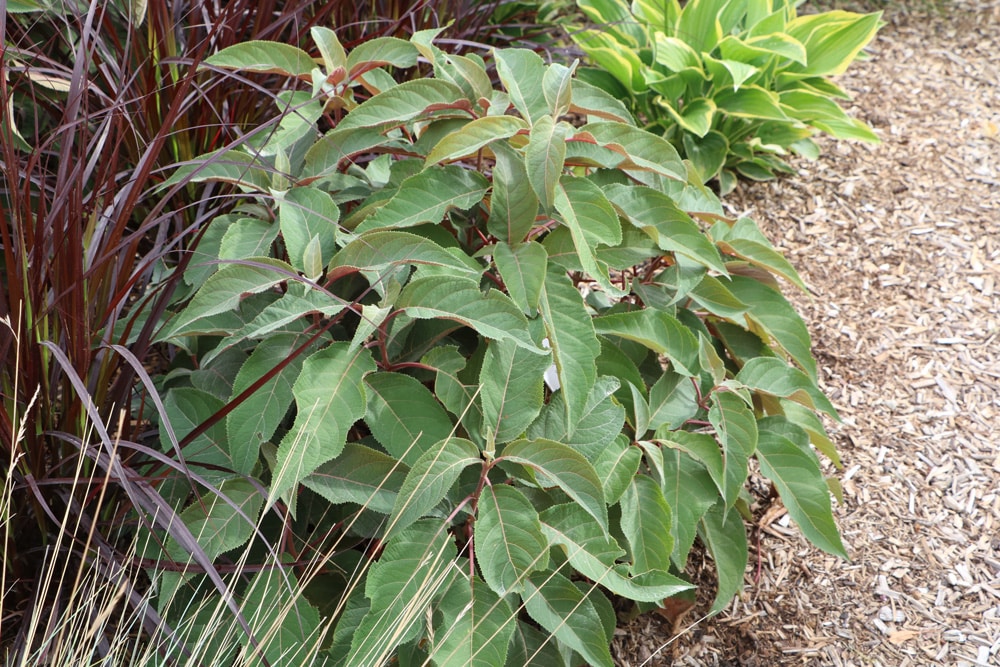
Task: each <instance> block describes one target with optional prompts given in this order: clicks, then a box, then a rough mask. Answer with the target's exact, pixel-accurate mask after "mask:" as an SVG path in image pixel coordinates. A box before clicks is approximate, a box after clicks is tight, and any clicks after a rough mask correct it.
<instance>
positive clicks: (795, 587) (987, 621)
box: [613, 0, 1000, 667]
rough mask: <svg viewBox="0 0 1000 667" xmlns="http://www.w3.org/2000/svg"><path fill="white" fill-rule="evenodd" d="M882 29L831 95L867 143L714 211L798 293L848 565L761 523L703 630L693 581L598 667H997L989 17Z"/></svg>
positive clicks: (994, 100) (994, 199)
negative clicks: (834, 418)
mask: <svg viewBox="0 0 1000 667" xmlns="http://www.w3.org/2000/svg"><path fill="white" fill-rule="evenodd" d="M867 4H868V5H869V6H873V5H876V4H880V5H882V6H884V5H885V3H884V2H883V3H873V2H868V3H867ZM885 20H886V21H887V22H888V24H887V25H886V26H885V27H884V28H883V29H882V31H881V32H880V34H879V36H878V37H877V38H876V40H875V42H873V44H872V46H871V47H870V49H869V50H868V51H869V54H870V56H871V57H870V59H869V60H867V61H864V62H859V63H857V64H855V65H854V66H853V67H852V68H851V69H850V70H849V71H848V73H847V74H846V75H844V76H843V77H841V78H839V79H838V83H840V84H841V85H842V86H844V87H845V88H846V89H847V90H849V91H850V92H851V93H852V95H853V96H854V100H853V102H852V107H851V112H852V113H854V114H856V115H857V116H858V117H859V118H861V119H863V120H865V121H866V122H868V123H869V124H870V125H872V126H873V127H874V128H875V130H876V132H877V133H878V135H879V136H880V137H881V139H882V141H883V143H882V144H881V145H878V146H869V145H862V144H856V143H848V142H834V141H823V149H824V154H823V156H822V157H821V158H820V159H819V160H818V161H816V162H805V161H800V162H796V166H797V167H798V168H799V174H798V175H797V176H795V177H791V178H785V179H782V180H779V181H774V182H770V183H759V184H750V185H741V187H740V189H739V190H738V191H737V192H736V193H734V195H733V196H731V197H730V198H729V200H728V202H729V205H730V206H731V211H730V212H731V213H732V214H734V215H735V214H741V215H742V214H745V215H750V216H751V217H753V218H754V219H756V220H757V221H758V222H759V223H760V224H761V226H762V227H763V228H764V230H765V232H766V233H768V235H769V236H770V237H771V238H772V239H773V240H774V242H775V244H776V245H779V246H780V247H781V248H783V250H784V251H785V252H786V253H787V256H788V257H789V259H790V260H791V261H792V263H793V264H794V265H795V266H796V267H797V268H798V270H799V271H800V273H801V274H802V277H803V279H804V280H805V281H806V283H807V284H808V285H809V286H810V288H811V290H812V295H801V294H800V295H798V296H795V295H790V296H792V298H793V301H794V302H795V303H796V306H797V307H798V308H799V309H800V312H801V313H802V314H803V316H804V317H805V319H806V321H807V323H808V324H809V326H810V329H811V332H812V336H813V348H814V352H815V354H816V356H817V359H818V361H819V365H820V375H821V383H822V384H823V385H824V388H825V390H826V391H827V392H828V395H829V396H830V397H831V399H832V400H833V402H834V404H835V405H836V406H837V408H838V410H839V411H840V413H841V415H842V417H843V420H844V423H843V424H841V425H832V424H831V425H830V428H831V433H832V435H834V436H835V439H836V441H837V443H838V447H839V449H840V452H841V455H842V457H843V460H844V466H845V467H844V470H842V471H839V472H837V471H835V470H834V469H833V468H832V466H831V467H830V469H829V473H830V474H836V476H837V477H839V479H840V480H841V482H842V485H843V490H844V496H845V498H844V500H845V502H844V504H843V505H841V506H839V507H838V508H837V509H836V514H837V520H838V523H839V525H840V528H841V531H842V533H843V536H844V541H845V543H846V544H847V545H848V550H849V552H850V554H851V560H850V561H849V562H845V561H842V560H840V559H837V558H834V557H831V556H828V555H826V554H824V553H822V552H820V551H818V550H817V549H815V548H813V547H811V546H810V545H809V544H808V543H807V542H806V541H805V540H804V539H803V538H802V537H801V536H800V535H799V533H798V531H797V530H796V528H795V526H794V524H791V523H789V520H788V516H787V515H786V514H785V513H784V511H783V509H782V508H781V506H780V502H779V503H776V504H775V505H773V506H772V507H771V508H769V509H768V511H767V512H765V513H763V515H762V517H761V519H760V521H759V526H758V529H755V530H753V531H751V564H750V568H748V572H747V574H746V578H745V584H746V587H745V590H744V592H743V593H742V594H741V595H740V596H739V597H738V598H737V599H736V600H735V601H734V602H733V603H732V604H731V605H730V606H729V607H728V608H727V609H726V610H725V611H724V612H723V613H721V614H719V615H718V616H716V617H714V618H711V619H703V618H701V617H702V616H703V615H704V613H705V611H706V610H707V609H708V607H709V605H710V596H711V590H710V587H711V580H710V579H708V580H707V584H706V585H707V587H708V588H709V590H708V591H706V592H704V593H703V595H704V596H705V598H704V599H699V602H698V604H697V606H696V607H695V608H694V609H693V610H691V611H690V612H689V613H687V614H685V615H681V616H679V617H677V616H672V617H670V618H669V619H667V618H665V616H667V614H660V615H657V614H647V615H644V616H642V617H640V618H638V619H636V620H634V621H632V622H631V623H629V624H623V626H622V627H621V628H620V629H619V631H618V635H619V636H618V637H616V641H615V644H614V647H613V655H614V656H615V658H616V662H617V664H620V665H623V666H629V667H637V666H639V665H692V666H695V667H700V666H706V667H709V666H719V665H749V666H766V665H832V666H834V667H862V666H875V667H879V666H884V667H889V666H892V667H897V666H898V667H909V666H915V665H955V666H959V667H965V666H968V667H972V666H991V665H992V666H997V665H1000V435H998V430H1000V2H996V1H995V0H994V1H992V2H983V1H976V0H966V1H960V0H953V1H952V2H950V3H944V4H943V6H942V8H941V9H940V10H939V11H936V12H923V13H921V12H919V11H917V10H914V9H912V6H911V7H910V8H909V9H908V8H907V5H906V4H905V3H891V4H890V5H889V6H888V7H886V15H885ZM789 291H790V290H789ZM757 536H759V538H760V541H759V547H760V550H759V552H758V551H757V544H755V542H756V538H757ZM706 559H707V557H706ZM692 570H693V571H692V574H694V575H695V576H699V577H700V576H701V572H700V570H704V571H710V568H708V567H704V568H699V567H698V565H697V564H695V565H694V566H693V567H692Z"/></svg>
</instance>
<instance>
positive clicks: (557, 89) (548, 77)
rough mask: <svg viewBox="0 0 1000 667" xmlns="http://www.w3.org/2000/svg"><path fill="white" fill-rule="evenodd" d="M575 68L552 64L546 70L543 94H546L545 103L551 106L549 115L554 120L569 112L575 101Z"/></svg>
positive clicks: (543, 78)
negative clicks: (571, 103) (571, 104)
mask: <svg viewBox="0 0 1000 667" xmlns="http://www.w3.org/2000/svg"><path fill="white" fill-rule="evenodd" d="M574 69H575V67H566V66H565V65H560V64H559V63H552V64H551V65H549V66H548V67H546V68H545V75H544V76H543V77H542V92H543V93H544V94H545V101H546V102H547V103H548V106H549V113H550V114H552V117H553V118H559V117H560V116H562V115H563V114H565V113H566V112H567V111H568V110H569V105H570V102H571V100H572V99H573V88H572V84H573V70H574Z"/></svg>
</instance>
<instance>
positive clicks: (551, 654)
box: [504, 620, 564, 667]
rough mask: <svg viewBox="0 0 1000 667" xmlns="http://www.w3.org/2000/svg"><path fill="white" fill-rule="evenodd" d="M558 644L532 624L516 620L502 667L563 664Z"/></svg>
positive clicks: (545, 666) (535, 666)
mask: <svg viewBox="0 0 1000 667" xmlns="http://www.w3.org/2000/svg"><path fill="white" fill-rule="evenodd" d="M557 646H558V642H556V641H553V637H552V636H551V635H549V634H548V633H545V632H542V631H541V630H538V629H537V628H536V627H535V626H534V625H533V624H529V623H527V622H526V621H523V620H518V621H517V625H516V627H515V628H514V637H513V639H512V640H511V645H510V652H509V653H508V654H507V663H506V665H504V667H552V665H558V664H561V663H562V662H563V660H564V659H563V657H562V655H561V654H560V653H559V649H558V647H557Z"/></svg>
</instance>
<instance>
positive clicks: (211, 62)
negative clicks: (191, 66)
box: [202, 40, 316, 78]
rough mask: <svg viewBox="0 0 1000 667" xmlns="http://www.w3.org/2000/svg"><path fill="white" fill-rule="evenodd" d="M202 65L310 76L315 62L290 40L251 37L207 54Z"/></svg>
mask: <svg viewBox="0 0 1000 667" xmlns="http://www.w3.org/2000/svg"><path fill="white" fill-rule="evenodd" d="M206 66H212V67H221V68H223V69H235V70H245V71H250V72H271V73H274V74H284V75H287V76H295V77H301V78H310V76H311V72H312V69H313V67H315V66H316V63H315V61H313V59H312V57H311V56H310V55H309V54H308V53H306V52H305V51H303V50H302V49H299V48H297V47H294V46H292V45H291V44H283V43H281V42H265V41H260V40H252V41H249V42H242V43H240V44H233V45H232V46H227V47H226V48H224V49H222V50H221V51H219V52H218V53H214V54H212V55H210V56H209V57H207V58H205V61H204V65H202V67H206Z"/></svg>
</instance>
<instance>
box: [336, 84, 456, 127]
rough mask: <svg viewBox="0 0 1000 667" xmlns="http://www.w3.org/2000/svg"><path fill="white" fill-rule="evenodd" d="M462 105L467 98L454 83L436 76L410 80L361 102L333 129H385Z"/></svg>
mask: <svg viewBox="0 0 1000 667" xmlns="http://www.w3.org/2000/svg"><path fill="white" fill-rule="evenodd" d="M463 106H468V100H466V99H465V95H464V93H463V92H462V89H461V88H459V87H458V86H456V85H455V84H453V83H449V82H447V81H442V80H440V79H413V80H410V81H404V82H403V83H401V84H399V85H397V86H394V87H392V88H389V89H388V90H385V91H382V92H381V93H379V94H378V95H375V96H374V97H372V98H370V99H368V100H366V101H365V102H362V103H361V104H360V105H359V106H358V107H357V108H356V109H354V110H353V111H351V112H350V113H349V114H347V116H345V117H344V119H343V120H342V121H340V124H338V125H337V130H340V131H343V130H347V129H356V128H362V127H372V128H380V129H382V128H388V127H393V126H397V125H402V124H404V123H406V122H409V121H411V120H413V119H415V118H420V117H424V116H427V115H428V114H429V113H430V112H431V111H432V110H436V109H442V108H456V109H458V108H462V107H463Z"/></svg>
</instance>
